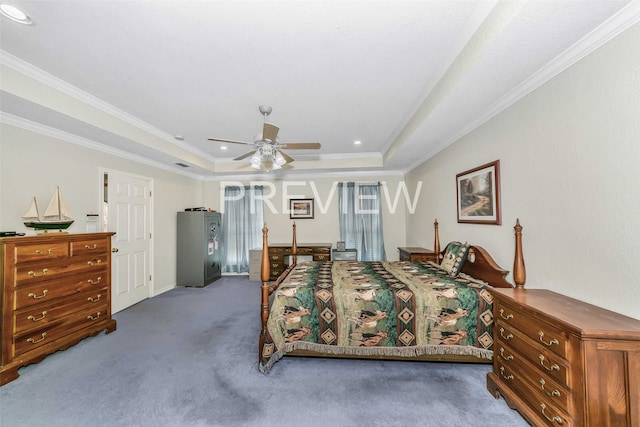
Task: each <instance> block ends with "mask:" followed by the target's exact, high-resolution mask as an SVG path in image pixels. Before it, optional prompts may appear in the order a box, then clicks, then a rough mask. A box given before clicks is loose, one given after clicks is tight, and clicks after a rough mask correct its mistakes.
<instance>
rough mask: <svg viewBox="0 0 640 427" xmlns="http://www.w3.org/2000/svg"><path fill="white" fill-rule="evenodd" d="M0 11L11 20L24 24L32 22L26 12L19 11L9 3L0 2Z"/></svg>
mask: <svg viewBox="0 0 640 427" xmlns="http://www.w3.org/2000/svg"><path fill="white" fill-rule="evenodd" d="M0 13H2V14H3V15H4V16H6V17H7V18H9V19H11V20H12V21H16V22H18V23H20V24H24V25H31V24H32V21H31V18H29V17H28V16H27V14H26V13H24V12H23V11H21V10H20V9H18V8H17V7H15V6H11V5H10V4H4V3H2V4H0Z"/></svg>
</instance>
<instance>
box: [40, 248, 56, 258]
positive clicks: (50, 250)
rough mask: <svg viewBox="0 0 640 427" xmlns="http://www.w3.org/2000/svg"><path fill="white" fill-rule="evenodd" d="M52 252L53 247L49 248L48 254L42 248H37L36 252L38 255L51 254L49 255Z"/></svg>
mask: <svg viewBox="0 0 640 427" xmlns="http://www.w3.org/2000/svg"><path fill="white" fill-rule="evenodd" d="M51 252H53V248H51V249H47V253H46V254H45V253H44V252H42V251H41V250H40V249H36V254H38V255H44V256H49V255H51Z"/></svg>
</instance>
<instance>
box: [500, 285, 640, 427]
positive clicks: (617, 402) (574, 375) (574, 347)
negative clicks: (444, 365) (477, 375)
mask: <svg viewBox="0 0 640 427" xmlns="http://www.w3.org/2000/svg"><path fill="white" fill-rule="evenodd" d="M492 294H493V295H494V298H495V300H494V305H493V307H494V309H493V310H494V320H495V326H494V328H495V329H494V337H495V344H494V358H493V372H491V373H489V374H488V377H487V388H488V389H489V391H490V392H491V393H493V394H494V395H495V396H496V398H498V397H499V396H500V395H502V396H503V397H504V398H505V400H506V401H507V404H508V405H509V406H510V407H512V408H514V409H516V410H518V411H519V412H520V413H521V414H522V416H523V417H524V418H526V419H527V420H528V421H529V422H530V423H531V424H532V425H535V426H546V425H549V426H594V427H595V426H597V427H605V426H611V427H614V426H615V427H620V426H640V321H639V320H635V319H632V318H629V317H626V316H623V315H620V314H617V313H613V312H611V311H608V310H605V309H602V308H599V307H596V306H593V305H590V304H586V303H583V302H581V301H577V300H575V299H572V298H569V297H566V296H563V295H559V294H556V293H554V292H551V291H547V290H537V289H529V290H516V289H493V290H492Z"/></svg>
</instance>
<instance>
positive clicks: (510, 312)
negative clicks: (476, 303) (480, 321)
mask: <svg viewBox="0 0 640 427" xmlns="http://www.w3.org/2000/svg"><path fill="white" fill-rule="evenodd" d="M496 304H497V305H496V316H497V318H498V319H500V320H501V321H502V322H504V323H505V324H507V325H511V326H514V327H516V328H518V330H520V331H521V332H522V333H523V334H525V335H526V336H527V337H529V338H531V339H532V340H534V341H536V342H537V343H539V344H540V345H542V346H544V347H545V348H546V349H548V350H550V351H552V352H554V353H556V354H557V355H559V356H561V357H563V358H566V357H567V354H568V349H569V346H570V339H569V336H568V335H567V334H566V333H565V332H563V331H562V329H560V328H557V327H555V326H553V325H551V324H549V323H547V322H544V321H543V320H542V319H540V318H538V317H535V316H533V315H531V314H529V313H525V312H522V311H521V310H517V309H515V308H513V307H510V306H509V305H506V304H504V303H502V302H501V301H498V302H497V303H496Z"/></svg>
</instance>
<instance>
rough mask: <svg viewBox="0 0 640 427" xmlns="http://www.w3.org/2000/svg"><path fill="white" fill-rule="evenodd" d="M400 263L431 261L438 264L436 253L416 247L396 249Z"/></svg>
mask: <svg viewBox="0 0 640 427" xmlns="http://www.w3.org/2000/svg"><path fill="white" fill-rule="evenodd" d="M398 251H399V252H400V261H432V262H438V257H437V256H436V253H435V252H433V251H432V250H429V249H425V248H418V247H403V248H398Z"/></svg>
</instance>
